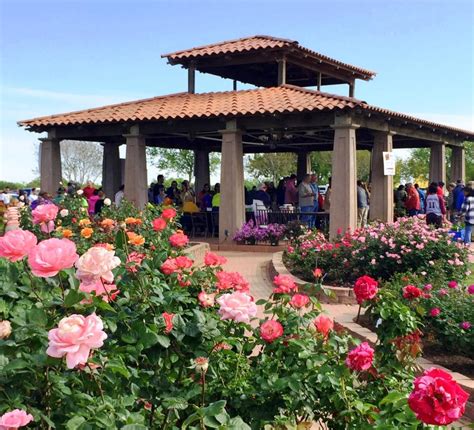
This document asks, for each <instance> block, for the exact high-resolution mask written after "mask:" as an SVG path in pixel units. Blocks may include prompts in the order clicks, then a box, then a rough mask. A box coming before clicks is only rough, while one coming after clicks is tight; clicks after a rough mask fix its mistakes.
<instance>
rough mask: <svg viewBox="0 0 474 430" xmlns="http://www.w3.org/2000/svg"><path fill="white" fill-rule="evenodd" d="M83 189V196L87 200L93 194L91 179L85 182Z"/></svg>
mask: <svg viewBox="0 0 474 430" xmlns="http://www.w3.org/2000/svg"><path fill="white" fill-rule="evenodd" d="M82 191H84V197H85V198H86V199H87V200H89V199H90V198H91V197H92V196H93V194H94V191H95V188H94V186H93V185H92V182H91V181H87V184H86V186H85V187H84V188H83V190H82Z"/></svg>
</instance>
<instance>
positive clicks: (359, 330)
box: [326, 308, 474, 420]
mask: <svg viewBox="0 0 474 430" xmlns="http://www.w3.org/2000/svg"><path fill="white" fill-rule="evenodd" d="M326 310H328V309H327V308H326ZM329 314H330V312H329ZM355 314H356V312H354V311H353V312H350V311H349V312H347V313H345V314H339V315H337V316H335V318H334V320H335V322H336V323H337V324H338V325H340V326H341V327H343V328H345V329H346V330H347V331H348V332H349V333H350V334H351V335H352V336H354V337H357V338H358V339H360V340H362V341H366V342H369V343H370V344H371V345H372V346H373V345H375V344H376V343H377V335H376V334H375V333H374V332H372V331H370V330H369V329H367V328H365V327H362V326H361V325H359V324H357V323H355V322H354V318H355ZM416 361H417V365H418V366H419V367H420V369H421V370H425V369H430V368H431V367H436V368H438V369H442V370H444V371H445V372H447V373H449V374H450V375H451V376H452V377H453V379H454V380H455V381H456V382H457V383H458V384H459V385H460V386H461V387H462V389H463V390H464V391H466V392H467V393H468V394H469V401H468V402H467V405H466V412H465V413H464V416H463V419H466V418H467V419H470V420H474V380H473V379H471V378H469V377H467V376H466V375H463V374H461V373H457V372H452V371H451V370H449V369H447V368H446V367H443V366H440V365H438V364H436V363H433V362H431V361H429V360H426V359H425V358H422V357H420V358H418V359H417V360H416ZM420 373H421V371H420Z"/></svg>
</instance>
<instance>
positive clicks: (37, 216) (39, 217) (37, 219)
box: [31, 204, 59, 224]
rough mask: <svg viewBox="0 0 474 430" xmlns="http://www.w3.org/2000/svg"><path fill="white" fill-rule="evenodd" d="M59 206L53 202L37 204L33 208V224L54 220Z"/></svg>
mask: <svg viewBox="0 0 474 430" xmlns="http://www.w3.org/2000/svg"><path fill="white" fill-rule="evenodd" d="M58 211H59V208H58V207H57V206H56V205H54V204H49V205H38V206H37V207H36V209H33V211H32V212H31V215H33V224H45V223H49V222H50V221H54V220H55V219H56V217H57V216H58Z"/></svg>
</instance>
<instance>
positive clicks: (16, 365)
mask: <svg viewBox="0 0 474 430" xmlns="http://www.w3.org/2000/svg"><path fill="white" fill-rule="evenodd" d="M27 367H28V362H27V361H25V360H22V359H21V358H16V359H15V360H12V361H10V363H8V364H7V365H6V366H5V367H4V368H3V370H4V371H5V372H8V371H9V370H19V369H25V368H27Z"/></svg>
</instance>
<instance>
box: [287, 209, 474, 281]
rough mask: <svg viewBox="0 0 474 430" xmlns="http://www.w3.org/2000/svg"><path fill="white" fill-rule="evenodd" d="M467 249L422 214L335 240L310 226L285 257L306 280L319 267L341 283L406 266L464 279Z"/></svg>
mask: <svg viewBox="0 0 474 430" xmlns="http://www.w3.org/2000/svg"><path fill="white" fill-rule="evenodd" d="M467 255H468V251H467V249H466V248H465V247H464V246H463V245H462V244H461V243H459V242H455V241H453V240H452V235H451V234H450V233H449V230H448V229H438V230H433V229H432V228H430V227H428V226H427V225H426V222H425V220H424V219H423V218H422V217H412V218H401V219H399V220H398V221H397V222H394V223H375V224H373V225H371V226H369V227H367V228H363V229H357V230H355V231H354V232H346V233H345V234H344V235H342V236H339V237H338V238H337V239H336V240H335V241H332V242H331V241H328V240H327V239H326V238H325V236H324V235H323V234H321V233H319V232H316V231H311V232H308V233H306V234H304V235H302V236H300V237H299V238H297V239H296V240H295V241H293V243H291V244H290V246H289V247H288V250H287V252H286V253H285V256H284V258H285V262H286V264H287V265H288V267H289V269H290V271H291V272H292V273H295V274H296V275H297V276H300V277H302V278H303V279H305V280H310V279H312V271H313V269H314V268H315V267H320V268H321V269H323V270H324V272H325V274H326V282H330V283H333V284H336V285H341V286H342V285H344V284H349V285H350V284H352V283H353V282H354V281H355V279H357V278H358V277H359V276H361V275H370V276H372V277H374V278H376V279H381V280H389V279H391V278H392V277H393V276H394V275H395V274H397V273H406V272H410V273H416V274H419V275H426V274H433V273H435V272H436V273H441V274H443V275H444V276H446V277H448V278H450V279H456V280H458V281H461V280H462V279H464V277H465V276H466V272H467V268H466V263H467ZM335 262H337V264H335Z"/></svg>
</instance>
